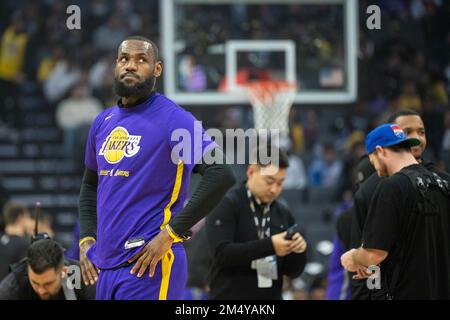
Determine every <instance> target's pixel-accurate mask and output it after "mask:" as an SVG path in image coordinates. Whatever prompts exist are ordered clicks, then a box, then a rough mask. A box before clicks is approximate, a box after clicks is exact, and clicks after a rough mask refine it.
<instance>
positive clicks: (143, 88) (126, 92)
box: [113, 76, 156, 98]
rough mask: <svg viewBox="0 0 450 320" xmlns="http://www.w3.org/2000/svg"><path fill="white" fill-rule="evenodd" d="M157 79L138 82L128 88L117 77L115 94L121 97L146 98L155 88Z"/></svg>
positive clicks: (149, 78)
mask: <svg viewBox="0 0 450 320" xmlns="http://www.w3.org/2000/svg"><path fill="white" fill-rule="evenodd" d="M155 82H156V77H155V76H150V77H148V78H146V79H145V80H144V81H141V82H138V83H136V84H134V85H131V86H127V85H126V84H125V83H123V82H122V81H121V80H120V79H119V78H118V77H117V76H116V77H114V86H113V89H114V93H115V94H116V95H118V96H119V97H123V98H128V97H138V98H141V97H146V96H148V95H149V94H150V92H151V91H152V90H153V88H154V87H155Z"/></svg>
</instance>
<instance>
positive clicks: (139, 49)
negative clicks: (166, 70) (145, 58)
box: [118, 36, 159, 61]
mask: <svg viewBox="0 0 450 320" xmlns="http://www.w3.org/2000/svg"><path fill="white" fill-rule="evenodd" d="M122 52H126V53H131V52H136V53H147V54H148V55H150V56H152V57H153V58H154V61H158V60H159V49H158V47H157V46H156V44H155V43H154V42H153V41H152V40H150V39H148V38H146V37H143V36H130V37H128V38H126V39H125V40H124V41H122V43H121V44H120V45H119V49H118V55H120V54H121V53H122Z"/></svg>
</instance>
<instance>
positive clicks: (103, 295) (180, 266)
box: [96, 246, 187, 300]
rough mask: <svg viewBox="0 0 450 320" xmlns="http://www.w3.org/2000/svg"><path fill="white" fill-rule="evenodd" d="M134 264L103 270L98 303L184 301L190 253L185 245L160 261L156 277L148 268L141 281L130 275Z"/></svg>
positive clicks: (97, 296)
mask: <svg viewBox="0 0 450 320" xmlns="http://www.w3.org/2000/svg"><path fill="white" fill-rule="evenodd" d="M133 266H134V263H132V264H131V265H130V266H128V267H124V268H119V269H107V270H101V271H100V274H99V278H98V283H97V293H96V299H97V300H180V299H182V298H183V291H184V288H185V284H186V278H187V260H186V252H185V251H184V247H183V246H176V247H172V248H171V249H170V250H169V251H168V252H167V254H166V255H165V257H164V258H163V259H162V260H160V261H159V262H158V265H157V266H156V269H155V274H154V275H153V277H152V278H150V276H149V272H150V270H149V269H147V270H146V272H145V273H144V274H143V275H142V277H141V278H138V277H137V273H135V274H133V275H132V274H130V271H131V269H132V268H133Z"/></svg>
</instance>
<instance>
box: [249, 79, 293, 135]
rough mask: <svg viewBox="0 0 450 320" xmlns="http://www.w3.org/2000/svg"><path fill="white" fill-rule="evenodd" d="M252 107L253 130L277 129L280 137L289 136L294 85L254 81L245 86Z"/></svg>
mask: <svg viewBox="0 0 450 320" xmlns="http://www.w3.org/2000/svg"><path fill="white" fill-rule="evenodd" d="M247 90H248V95H249V98H250V102H251V104H252V107H253V118H254V121H255V129H268V130H270V129H279V130H280V137H281V138H283V139H284V138H287V137H288V136H289V111H290V109H291V106H292V103H293V102H294V98H295V95H296V92H297V85H296V84H295V83H288V82H285V81H256V82H251V83H249V84H248V85H247Z"/></svg>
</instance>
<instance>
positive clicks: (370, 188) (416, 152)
mask: <svg viewBox="0 0 450 320" xmlns="http://www.w3.org/2000/svg"><path fill="white" fill-rule="evenodd" d="M388 122H389V123H396V124H398V125H399V127H400V128H402V129H403V131H404V132H405V134H406V135H407V136H408V138H416V139H418V140H419V141H420V144H419V145H417V146H414V147H412V148H411V152H412V154H413V156H414V158H416V160H417V162H419V163H420V164H421V165H423V166H424V167H425V168H427V169H428V170H429V171H431V172H435V173H437V174H438V175H439V176H441V177H442V178H444V179H446V180H449V181H450V175H449V174H448V173H446V172H443V171H441V170H440V169H439V168H437V167H436V166H435V165H434V163H432V162H430V161H426V160H425V159H424V155H423V154H424V153H425V150H426V147H427V139H426V134H425V133H426V131H425V126H424V123H423V120H422V118H421V117H420V114H418V113H417V112H416V111H414V110H410V109H401V110H399V111H397V112H395V113H393V114H392V115H391V116H390V117H389V120H388ZM382 179H384V178H383V177H379V176H378V175H377V173H376V172H375V173H373V174H372V175H370V176H369V177H368V178H367V180H365V181H364V183H362V184H361V185H360V187H359V189H358V190H357V192H356V193H355V196H354V203H355V204H354V211H353V214H354V217H353V219H352V221H353V223H352V231H351V241H350V242H351V247H352V248H358V247H359V246H360V245H361V233H362V229H363V227H364V223H365V221H366V217H367V214H368V212H369V205H370V202H371V200H372V196H373V194H374V193H375V189H376V188H377V186H378V184H379V183H380V181H381V180H382ZM370 291H371V290H369V289H368V288H367V286H366V281H365V280H356V279H352V280H351V282H350V299H352V300H367V299H370Z"/></svg>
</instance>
